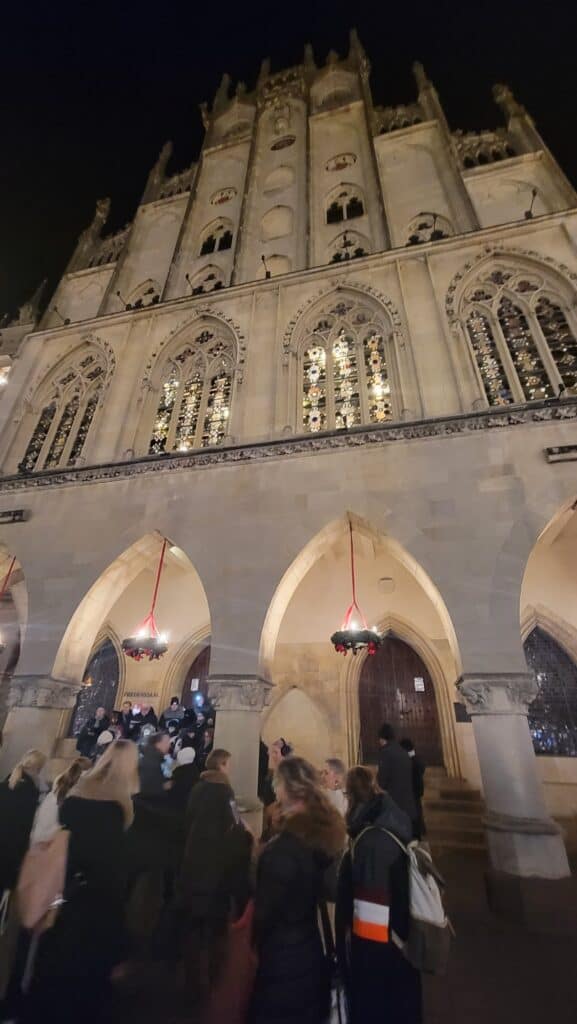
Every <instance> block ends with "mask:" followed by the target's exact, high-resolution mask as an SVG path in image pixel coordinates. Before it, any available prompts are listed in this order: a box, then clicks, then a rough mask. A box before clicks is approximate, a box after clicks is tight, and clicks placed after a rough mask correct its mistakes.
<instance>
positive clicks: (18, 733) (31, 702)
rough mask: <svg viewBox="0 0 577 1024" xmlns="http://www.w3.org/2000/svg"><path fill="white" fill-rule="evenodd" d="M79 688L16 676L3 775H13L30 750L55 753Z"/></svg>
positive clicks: (0, 764)
mask: <svg viewBox="0 0 577 1024" xmlns="http://www.w3.org/2000/svg"><path fill="white" fill-rule="evenodd" d="M78 689H79V688H78V686H73V685H71V684H70V683H63V682H60V681H59V680H57V679H53V678H52V677H51V676H32V675H30V676H14V677H13V679H12V682H11V684H10V689H9V692H8V696H7V701H6V705H7V709H8V717H7V718H6V721H5V724H4V728H3V744H2V749H1V751H0V775H5V774H6V773H7V772H8V771H10V770H11V769H12V768H13V767H14V765H15V764H16V762H17V761H18V760H19V759H20V758H21V757H22V754H24V753H25V752H26V751H27V750H30V748H31V747H35V748H37V749H38V750H41V751H42V752H43V753H45V754H46V755H47V756H48V757H50V756H51V755H52V753H53V749H54V743H55V741H56V739H57V738H58V736H59V734H60V732H61V729H62V726H63V724H64V720H65V718H66V716H67V714H68V712H69V711H70V710H71V709H72V708H73V707H74V704H75V702H76V695H77V693H78Z"/></svg>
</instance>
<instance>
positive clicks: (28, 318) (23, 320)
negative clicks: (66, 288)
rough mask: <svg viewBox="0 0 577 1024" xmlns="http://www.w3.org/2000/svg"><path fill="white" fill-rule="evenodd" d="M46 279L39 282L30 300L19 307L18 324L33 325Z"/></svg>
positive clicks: (36, 318) (36, 317)
mask: <svg viewBox="0 0 577 1024" xmlns="http://www.w3.org/2000/svg"><path fill="white" fill-rule="evenodd" d="M47 281H48V278H46V277H45V278H44V280H43V281H41V282H40V284H39V285H38V288H37V289H36V291H35V292H33V293H32V295H31V296H30V298H29V299H28V300H27V301H26V302H24V303H23V305H22V306H20V309H19V310H18V323H20V324H35V323H36V321H37V320H38V310H39V308H40V301H41V299H42V294H43V292H44V289H45V288H46V284H47Z"/></svg>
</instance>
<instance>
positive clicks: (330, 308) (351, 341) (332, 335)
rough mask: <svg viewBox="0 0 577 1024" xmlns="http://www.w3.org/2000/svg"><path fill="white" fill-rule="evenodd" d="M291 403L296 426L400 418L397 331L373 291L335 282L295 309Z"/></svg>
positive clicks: (309, 429)
mask: <svg viewBox="0 0 577 1024" xmlns="http://www.w3.org/2000/svg"><path fill="white" fill-rule="evenodd" d="M289 344H290V347H291V348H292V350H293V351H294V353H295V356H296V366H297V372H296V380H295V381H294V394H293V395H292V396H291V406H292V408H293V410H294V412H293V416H294V424H295V429H296V430H297V432H305V433H317V432H319V431H322V430H335V429H336V430H338V429H344V428H349V427H353V426H358V425H360V424H363V423H383V422H386V421H387V420H394V419H400V417H401V411H402V409H403V405H404V403H403V400H402V394H401V379H400V372H399V366H398V355H397V334H396V332H395V330H394V325H393V321H392V318H391V316H390V314H389V311H388V310H387V309H386V308H383V306H382V305H381V304H380V303H378V302H377V301H376V300H375V299H374V298H373V297H372V295H368V294H366V293H361V292H359V291H357V290H356V289H354V288H339V289H337V291H336V292H335V291H333V292H330V293H328V294H327V296H326V297H325V298H322V297H321V298H318V299H317V300H316V302H314V303H313V304H312V305H308V306H307V308H306V311H305V312H304V313H303V314H301V315H299V317H298V318H297V324H296V326H295V328H294V330H293V332H292V335H291V338H290V342H289Z"/></svg>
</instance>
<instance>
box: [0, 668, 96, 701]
mask: <svg viewBox="0 0 577 1024" xmlns="http://www.w3.org/2000/svg"><path fill="white" fill-rule="evenodd" d="M79 689H80V686H79V685H78V686H75V685H73V684H72V683H61V682H59V681H58V680H56V679H51V678H50V677H49V676H15V677H14V678H13V680H12V683H11V685H10V691H9V694H8V699H7V702H6V703H7V706H8V707H9V708H73V707H74V705H75V703H76V695H77V693H78V690H79Z"/></svg>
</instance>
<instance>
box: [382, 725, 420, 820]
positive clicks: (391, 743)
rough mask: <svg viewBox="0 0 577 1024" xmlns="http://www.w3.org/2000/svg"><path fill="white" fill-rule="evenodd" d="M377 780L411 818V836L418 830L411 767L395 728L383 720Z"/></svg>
mask: <svg viewBox="0 0 577 1024" xmlns="http://www.w3.org/2000/svg"><path fill="white" fill-rule="evenodd" d="M379 746H380V748H381V749H380V751H379V765H378V771H377V782H378V783H379V786H380V787H381V789H383V790H384V791H385V793H388V794H389V796H391V797H392V798H393V800H394V801H395V803H396V804H397V806H398V807H400V808H401V810H402V811H404V812H405V814H408V816H409V818H410V819H411V824H412V828H413V836H414V837H415V838H416V834H417V832H418V810H417V803H416V800H415V797H414V793H413V769H412V767H411V759H410V757H409V755H408V754H407V751H406V750H403V748H402V747H401V745H400V743H397V741H396V739H395V730H394V729H393V727H392V725H389V723H388V722H385V723H384V724H383V725H382V726H381V728H380V729H379Z"/></svg>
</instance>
